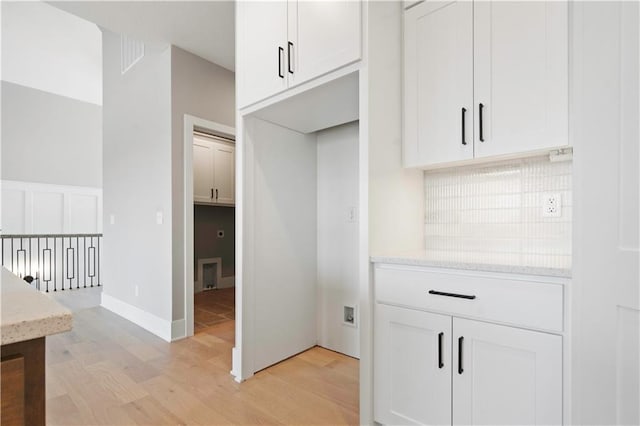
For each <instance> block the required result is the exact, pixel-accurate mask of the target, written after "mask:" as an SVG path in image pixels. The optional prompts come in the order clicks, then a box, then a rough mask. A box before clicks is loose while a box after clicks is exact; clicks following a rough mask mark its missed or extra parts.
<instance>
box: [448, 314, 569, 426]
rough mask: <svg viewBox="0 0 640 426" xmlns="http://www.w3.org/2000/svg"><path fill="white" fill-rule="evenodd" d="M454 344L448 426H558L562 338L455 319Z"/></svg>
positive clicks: (560, 419)
mask: <svg viewBox="0 0 640 426" xmlns="http://www.w3.org/2000/svg"><path fill="white" fill-rule="evenodd" d="M453 338H454V340H453V365H454V367H453V424H455V425H485V424H492V425H515V424H517V425H533V424H538V425H555V424H562V337H561V336H556V335H551V334H546V333H539V332H534V331H528V330H522V329H517V328H513V327H505V326H500V325H494V324H489V323H484V322H480V321H471V320H465V319H460V318H454V320H453ZM460 339H462V340H460ZM460 346H461V349H460ZM460 355H461V357H460Z"/></svg>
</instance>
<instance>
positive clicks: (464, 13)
mask: <svg viewBox="0 0 640 426" xmlns="http://www.w3.org/2000/svg"><path fill="white" fill-rule="evenodd" d="M404 25H405V26H404V32H405V34H404V43H405V46H404V49H405V50H404V52H405V56H404V61H405V71H404V72H405V82H404V126H405V128H404V130H405V131H404V163H405V166H407V167H429V166H433V165H438V164H443V163H450V162H456V161H463V160H468V159H472V158H481V157H491V156H499V155H513V154H522V153H526V152H531V151H537V150H541V149H547V148H555V147H560V146H566V145H568V16H567V3H566V2H565V1H557V2H556V1H547V2H544V1H539V2H525V1H521V2H502V1H475V2H471V1H460V2H456V1H450V2H445V1H442V2H438V1H426V2H423V3H420V4H418V5H416V6H414V7H412V8H410V9H408V10H406V11H405V20H404ZM463 122H464V123H463ZM463 135H464V136H463Z"/></svg>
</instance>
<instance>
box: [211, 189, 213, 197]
mask: <svg viewBox="0 0 640 426" xmlns="http://www.w3.org/2000/svg"><path fill="white" fill-rule="evenodd" d="M211 198H213V188H211Z"/></svg>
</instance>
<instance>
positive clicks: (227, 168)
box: [213, 144, 236, 204]
mask: <svg viewBox="0 0 640 426" xmlns="http://www.w3.org/2000/svg"><path fill="white" fill-rule="evenodd" d="M213 183H214V201H215V202H216V203H220V204H234V203H235V201H236V196H235V148H234V147H232V146H230V145H226V144H215V145H214V155H213Z"/></svg>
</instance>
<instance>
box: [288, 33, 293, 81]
mask: <svg viewBox="0 0 640 426" xmlns="http://www.w3.org/2000/svg"><path fill="white" fill-rule="evenodd" d="M292 49H293V43H291V42H290V41H289V42H287V70H288V71H289V74H293V68H291V50H292Z"/></svg>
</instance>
